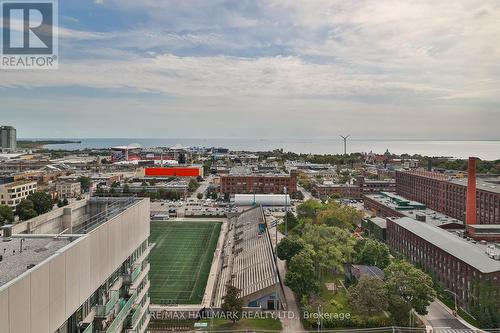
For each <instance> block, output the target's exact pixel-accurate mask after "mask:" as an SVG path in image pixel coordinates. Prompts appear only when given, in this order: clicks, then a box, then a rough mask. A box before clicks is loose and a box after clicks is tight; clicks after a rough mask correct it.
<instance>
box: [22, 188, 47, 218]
mask: <svg viewBox="0 0 500 333" xmlns="http://www.w3.org/2000/svg"><path fill="white" fill-rule="evenodd" d="M27 199H28V200H30V201H31V202H33V209H34V210H35V211H36V213H37V214H38V215H41V214H45V213H47V212H50V211H51V210H52V205H53V203H52V197H51V196H50V194H48V193H45V192H35V193H31V194H30V195H28V197H27Z"/></svg>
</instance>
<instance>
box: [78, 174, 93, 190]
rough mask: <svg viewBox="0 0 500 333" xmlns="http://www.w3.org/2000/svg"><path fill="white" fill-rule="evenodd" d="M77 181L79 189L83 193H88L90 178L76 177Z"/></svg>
mask: <svg viewBox="0 0 500 333" xmlns="http://www.w3.org/2000/svg"><path fill="white" fill-rule="evenodd" d="M78 181H79V182H80V187H81V188H82V190H83V191H84V192H88V191H89V190H90V183H91V180H90V177H86V176H81V177H78Z"/></svg>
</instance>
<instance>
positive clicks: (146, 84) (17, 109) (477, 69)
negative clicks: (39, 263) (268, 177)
mask: <svg viewBox="0 0 500 333" xmlns="http://www.w3.org/2000/svg"><path fill="white" fill-rule="evenodd" d="M499 40H500V2H499V1H498V0H480V1H478V0H470V1H469V0H441V1H435V0H420V1H401V0H356V1H348V0H343V1H338V0H330V1H325V0H307V1H306V0H304V1H300V0H255V1H249V0H248V1H247V0H233V1H222V0H183V1H168V0H156V1H154V0H142V1H137V0H60V1H59V69H57V70H51V71H47V70H41V71H40V70H37V71H33V70H28V71H27V70H23V71H20V70H0V124H2V125H12V126H14V127H16V128H17V131H18V136H19V137H25V138H103V137H135V138H233V137H234V138H338V135H339V134H346V133H348V134H351V135H352V137H354V138H381V139H383V138H391V139H454V140H500V43H499V42H498V41H499Z"/></svg>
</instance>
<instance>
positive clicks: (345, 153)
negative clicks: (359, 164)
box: [340, 134, 351, 155]
mask: <svg viewBox="0 0 500 333" xmlns="http://www.w3.org/2000/svg"><path fill="white" fill-rule="evenodd" d="M350 136H351V135H350V134H349V135H345V136H344V135H341V136H340V137H341V138H342V139H344V155H347V139H348V138H349V137H350Z"/></svg>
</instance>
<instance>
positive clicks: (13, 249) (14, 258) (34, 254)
mask: <svg viewBox="0 0 500 333" xmlns="http://www.w3.org/2000/svg"><path fill="white" fill-rule="evenodd" d="M26 236H27V237H29V235H26ZM70 242H71V241H70V240H69V239H68V238H58V239H56V238H54V237H47V238H17V237H16V238H11V240H10V241H4V240H3V239H1V238H0V255H1V256H2V257H3V259H2V261H0V286H3V285H4V284H6V283H7V282H9V281H11V280H13V279H14V278H16V277H18V276H19V275H21V274H22V273H24V272H25V271H27V270H28V269H29V267H32V266H34V265H38V264H39V263H41V262H42V261H44V260H45V259H47V258H49V257H51V256H52V255H53V254H55V253H56V252H57V251H58V250H60V249H61V248H63V247H65V246H66V245H68V244H69V243H70ZM21 243H22V252H21Z"/></svg>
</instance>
